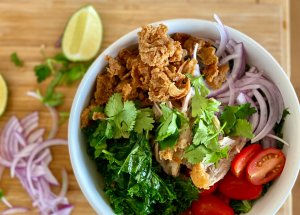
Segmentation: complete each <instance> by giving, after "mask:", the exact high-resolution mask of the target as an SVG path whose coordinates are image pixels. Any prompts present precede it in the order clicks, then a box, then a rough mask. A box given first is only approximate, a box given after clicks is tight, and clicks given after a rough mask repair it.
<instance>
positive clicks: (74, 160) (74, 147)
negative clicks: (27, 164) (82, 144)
mask: <svg viewBox="0 0 300 215" xmlns="http://www.w3.org/2000/svg"><path fill="white" fill-rule="evenodd" d="M174 22H179V23H180V24H182V23H184V22H186V23H189V22H197V23H199V24H208V25H215V24H216V23H215V22H213V21H209V20H205V19H195V18H176V19H167V20H161V21H157V22H153V23H150V24H151V25H158V24H161V23H163V24H166V25H167V26H168V25H170V24H172V23H174ZM225 26H226V28H227V29H228V30H229V32H234V34H237V35H238V37H240V38H244V39H246V40H247V41H249V43H252V44H253V45H254V46H256V47H257V48H258V49H260V50H261V51H262V52H263V54H265V55H267V57H268V58H269V59H270V60H271V61H272V62H273V63H274V65H275V66H276V67H278V68H279V69H280V71H281V72H282V73H283V76H284V78H285V81H287V82H289V85H290V86H289V88H291V89H292V91H291V92H290V93H291V96H292V97H293V100H294V101H296V102H298V104H299V100H298V97H297V94H296V92H295V90H294V88H293V86H292V84H291V83H290V80H289V78H288V75H287V73H286V72H285V71H284V70H283V68H282V67H281V65H280V64H279V63H278V62H277V60H276V59H275V58H274V57H273V56H272V55H271V54H270V53H269V52H268V51H267V49H266V48H264V47H263V46H262V45H260V44H259V43H258V42H256V41H255V40H254V39H252V38H251V37H249V36H248V35H246V34H244V33H243V32H241V31H239V30H236V29H234V28H232V27H229V26H227V25H225ZM140 29H141V28H140V27H138V28H135V29H134V30H132V31H130V32H129V33H126V34H125V35H123V36H122V37H120V38H119V39H117V40H116V41H114V42H113V43H112V44H110V45H109V46H108V47H107V48H106V49H105V50H103V51H102V53H101V54H100V55H99V56H98V57H97V58H96V59H95V60H94V62H93V63H92V64H91V66H90V67H89V69H88V71H87V72H86V74H85V76H84V78H83V79H82V80H81V82H80V85H79V86H78V88H77V90H76V94H75V97H74V99H73V103H72V107H71V112H70V117H69V125H68V126H69V129H68V139H69V144H68V147H69V154H70V160H71V165H72V169H73V172H74V175H75V178H76V180H77V182H78V184H79V187H80V189H81V190H82V192H83V194H84V196H85V198H86V199H87V200H88V202H89V204H90V205H91V206H92V207H93V209H94V210H95V211H96V212H97V213H100V214H101V212H103V211H105V210H99V207H98V205H99V204H100V203H101V204H106V202H105V201H104V200H103V199H101V201H102V202H99V199H98V200H96V199H95V197H92V196H94V195H93V193H92V192H91V191H89V190H88V189H87V187H88V186H85V179H84V174H81V173H79V172H80V171H78V166H79V159H78V157H77V156H78V152H79V151H80V149H79V144H75V143H77V142H78V141H79V140H78V138H76V137H75V135H73V132H77V131H78V126H77V127H76V122H75V123H74V119H75V118H76V115H77V118H78V114H79V116H80V114H81V110H79V107H78V103H79V99H80V98H81V97H82V93H83V91H84V86H85V85H86V82H87V81H88V80H89V78H88V76H89V73H95V69H94V67H96V64H97V63H98V61H100V59H101V58H103V56H105V55H107V53H106V52H107V50H114V49H115V47H116V46H118V45H120V44H124V43H125V44H126V43H128V41H129V39H132V38H136V37H137V32H139V31H140ZM97 73H99V71H97ZM93 81H95V80H93ZM299 111H300V107H299V108H298V117H299V116H300V114H299ZM79 112H80V113H79ZM79 118H80V117H79ZM80 159H82V158H80ZM82 162H83V160H82ZM295 166H296V167H297V169H298V171H293V175H290V177H289V184H290V185H289V187H288V189H287V190H286V191H287V192H286V193H284V194H283V195H282V196H280V197H278V199H279V201H277V202H281V204H277V205H276V206H274V207H273V210H272V211H271V212H272V214H274V213H276V212H277V211H278V210H279V209H280V207H281V206H282V205H283V204H284V202H285V200H286V199H287V197H288V196H289V194H290V193H291V189H292V188H293V186H294V184H295V181H296V179H297V175H298V173H299V169H300V159H298V161H297V164H296V163H295ZM295 169H296V168H295Z"/></svg>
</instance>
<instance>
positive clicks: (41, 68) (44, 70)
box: [34, 64, 51, 83]
mask: <svg viewBox="0 0 300 215" xmlns="http://www.w3.org/2000/svg"><path fill="white" fill-rule="evenodd" d="M34 72H35V76H36V77H37V82H38V83H41V82H42V81H44V80H46V78H48V77H49V76H50V75H51V70H50V68H49V66H47V65H46V64H40V65H37V66H35V67H34Z"/></svg>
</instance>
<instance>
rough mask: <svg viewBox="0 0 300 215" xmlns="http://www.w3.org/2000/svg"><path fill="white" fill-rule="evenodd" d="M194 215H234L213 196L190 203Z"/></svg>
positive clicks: (231, 210)
mask: <svg viewBox="0 0 300 215" xmlns="http://www.w3.org/2000/svg"><path fill="white" fill-rule="evenodd" d="M192 213H193V214H194V215H234V212H233V209H232V208H231V207H229V206H228V205H226V204H225V203H224V202H222V200H220V199H218V198H217V197H215V196H213V195H207V196H203V197H200V199H199V200H197V201H194V202H193V203H192Z"/></svg>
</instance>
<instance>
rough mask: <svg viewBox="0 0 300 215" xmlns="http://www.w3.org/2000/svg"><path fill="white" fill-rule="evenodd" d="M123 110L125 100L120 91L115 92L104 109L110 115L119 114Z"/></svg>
mask: <svg viewBox="0 0 300 215" xmlns="http://www.w3.org/2000/svg"><path fill="white" fill-rule="evenodd" d="M122 110H123V102H122V95H121V94H120V93H115V94H113V95H112V96H111V97H110V98H109V100H108V102H107V104H106V106H105V109H104V112H105V114H106V115H107V116H108V117H113V116H115V115H117V114H119V113H120V112H121V111H122Z"/></svg>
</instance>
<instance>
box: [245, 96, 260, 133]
mask: <svg viewBox="0 0 300 215" xmlns="http://www.w3.org/2000/svg"><path fill="white" fill-rule="evenodd" d="M244 96H245V98H246V100H247V102H248V103H250V104H251V107H254V108H255V110H256V112H255V113H254V114H252V116H251V117H250V119H249V122H250V123H251V125H252V129H253V131H255V129H256V127H257V125H258V122H259V114H258V108H257V107H256V105H255V104H254V102H253V100H252V99H251V98H250V97H249V96H248V95H245V94H244Z"/></svg>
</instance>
